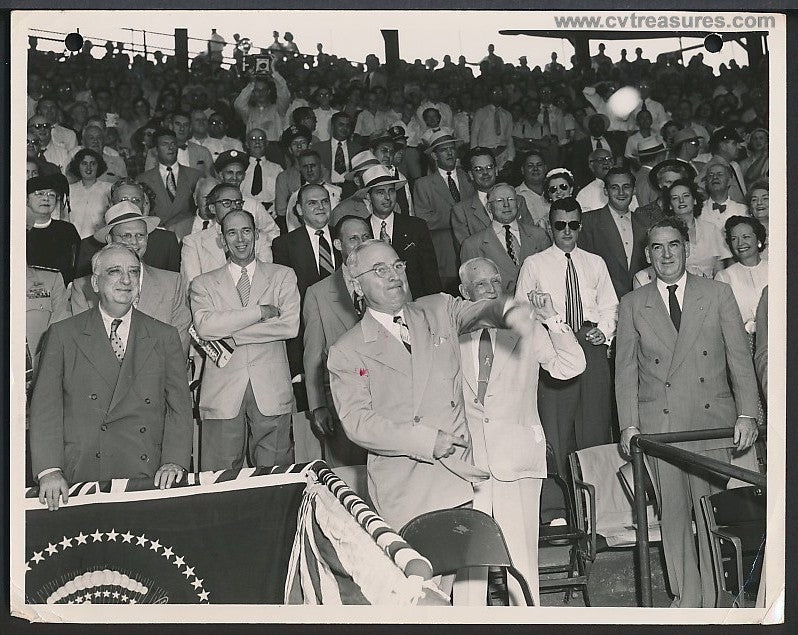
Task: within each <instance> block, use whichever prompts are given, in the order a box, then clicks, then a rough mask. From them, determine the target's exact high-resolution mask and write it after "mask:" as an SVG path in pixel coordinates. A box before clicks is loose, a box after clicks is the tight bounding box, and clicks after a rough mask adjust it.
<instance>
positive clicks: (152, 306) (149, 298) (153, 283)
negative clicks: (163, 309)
mask: <svg viewBox="0 0 798 635" xmlns="http://www.w3.org/2000/svg"><path fill="white" fill-rule="evenodd" d="M142 268H143V269H144V275H142V277H141V292H140V293H139V301H138V309H139V311H141V312H142V313H146V314H147V315H149V316H152V315H153V314H154V313H155V312H157V310H158V308H159V306H158V304H159V302H160V299H161V288H160V287H159V286H158V282H157V279H156V278H155V276H153V275H152V270H151V269H150V268H149V267H148V266H147V265H142Z"/></svg>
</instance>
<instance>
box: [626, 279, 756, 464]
mask: <svg viewBox="0 0 798 635" xmlns="http://www.w3.org/2000/svg"><path fill="white" fill-rule="evenodd" d="M730 380H731V383H730ZM615 396H616V399H617V403H618V422H619V424H620V428H621V431H623V430H625V429H626V428H628V427H630V426H635V427H637V428H638V429H639V430H640V432H641V433H643V434H649V433H655V432H683V431H686V430H701V429H707V428H725V427H732V426H734V424H735V421H736V420H737V416H738V415H748V416H751V417H756V416H757V398H758V395H757V383H756V375H755V374H754V365H753V362H752V360H751V352H750V349H749V346H748V339H747V337H746V334H745V328H744V327H743V321H742V318H741V317H740V311H739V309H738V308H737V303H736V301H735V299H734V295H733V294H732V290H731V287H729V286H728V285H726V284H723V283H721V282H716V281H714V280H708V279H706V278H700V277H697V276H693V275H691V274H689V273H688V274H687V282H686V285H685V289H684V301H683V303H682V319H681V326H680V328H679V331H678V332H677V331H676V328H675V327H674V326H673V322H671V319H670V315H669V314H668V309H667V307H666V306H665V303H664V302H663V300H662V296H661V295H660V294H659V291H658V290H657V286H656V281H654V282H651V283H649V284H647V285H645V286H642V287H640V288H639V289H635V290H634V291H632V292H630V293H628V294H626V295H625V296H624V297H623V298H622V299H621V304H620V310H619V315H618V331H617V335H616V356H615ZM690 445H691V446H692V448H689V449H696V450H701V449H711V448H721V447H728V446H730V445H731V439H717V440H710V441H696V442H691V443H690Z"/></svg>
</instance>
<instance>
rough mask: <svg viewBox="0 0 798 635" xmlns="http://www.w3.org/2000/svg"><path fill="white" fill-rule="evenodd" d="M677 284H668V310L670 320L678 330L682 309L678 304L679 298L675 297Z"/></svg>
mask: <svg viewBox="0 0 798 635" xmlns="http://www.w3.org/2000/svg"><path fill="white" fill-rule="evenodd" d="M677 287H678V285H676V284H669V285H668V312H669V313H670V314H671V322H673V325H674V326H675V327H676V330H677V331H678V330H679V327H680V326H681V324H682V309H681V307H680V306H679V299H678V298H677V297H676V288H677Z"/></svg>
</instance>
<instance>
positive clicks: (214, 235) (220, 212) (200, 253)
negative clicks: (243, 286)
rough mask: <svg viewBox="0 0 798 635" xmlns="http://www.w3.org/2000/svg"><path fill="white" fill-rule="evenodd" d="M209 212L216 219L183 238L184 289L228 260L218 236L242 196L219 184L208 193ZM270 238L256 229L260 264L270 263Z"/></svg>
mask: <svg viewBox="0 0 798 635" xmlns="http://www.w3.org/2000/svg"><path fill="white" fill-rule="evenodd" d="M207 200H208V211H209V212H210V214H211V216H213V218H214V219H215V220H214V221H213V222H211V223H210V224H209V226H208V227H207V228H206V229H202V230H200V231H198V232H195V233H193V234H188V235H186V236H183V247H182V249H181V252H180V272H181V273H182V274H183V280H185V283H186V288H188V287H189V285H190V284H191V281H192V280H193V279H194V278H196V277H197V276H198V275H200V274H201V273H208V272H209V271H213V270H214V269H218V268H219V267H222V266H224V264H225V262H226V261H227V255H226V253H225V252H226V248H225V244H224V240H223V239H222V235H221V223H222V219H223V218H224V217H225V216H226V215H227V214H229V213H230V212H231V211H235V210H237V209H241V206H242V205H243V200H244V199H243V197H242V196H241V192H240V191H239V189H238V188H237V187H235V186H234V185H228V184H227V183H221V184H220V185H217V186H215V187H214V188H213V189H212V190H211V191H210V192H209V193H208V197H207ZM271 244H272V237H271V236H270V235H268V234H266V232H265V230H263V229H259V230H258V240H257V241H256V242H255V257H256V258H257V259H258V260H260V261H261V262H271V261H272V248H271Z"/></svg>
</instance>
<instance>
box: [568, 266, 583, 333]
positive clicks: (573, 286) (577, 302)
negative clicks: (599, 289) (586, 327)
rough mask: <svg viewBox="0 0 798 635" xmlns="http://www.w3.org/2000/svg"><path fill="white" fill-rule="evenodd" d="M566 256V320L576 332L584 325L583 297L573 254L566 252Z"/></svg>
mask: <svg viewBox="0 0 798 635" xmlns="http://www.w3.org/2000/svg"><path fill="white" fill-rule="evenodd" d="M565 258H566V259H567V260H568V267H567V268H566V270H565V321H566V323H567V324H568V326H570V327H571V329H572V330H573V332H574V333H576V332H577V331H578V330H579V329H580V328H581V327H582V297H581V295H580V294H579V278H578V277H577V276H576V267H574V262H573V260H572V259H571V254H565Z"/></svg>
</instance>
